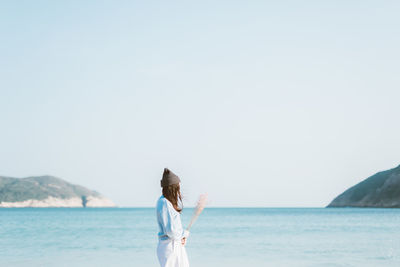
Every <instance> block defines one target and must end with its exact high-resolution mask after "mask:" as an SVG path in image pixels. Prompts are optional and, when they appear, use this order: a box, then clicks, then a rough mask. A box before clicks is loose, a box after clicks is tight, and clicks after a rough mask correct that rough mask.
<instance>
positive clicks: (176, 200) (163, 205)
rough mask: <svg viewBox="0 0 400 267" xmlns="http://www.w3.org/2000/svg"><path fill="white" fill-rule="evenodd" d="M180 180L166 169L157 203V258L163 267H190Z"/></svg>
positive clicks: (187, 232)
mask: <svg viewBox="0 0 400 267" xmlns="http://www.w3.org/2000/svg"><path fill="white" fill-rule="evenodd" d="M180 181H181V180H180V179H179V177H178V176H177V175H176V174H174V173H173V172H172V171H170V170H168V169H167V168H165V169H164V173H163V177H162V180H161V187H162V195H161V197H160V198H159V199H158V201H157V221H158V226H159V230H160V231H159V233H158V246H157V256H158V261H159V262H160V265H161V267H189V260H188V258H187V254H186V249H185V247H184V245H185V243H186V239H187V238H188V236H189V231H186V230H183V228H182V223H181V216H180V213H181V211H182V196H181V192H180V186H179V183H180Z"/></svg>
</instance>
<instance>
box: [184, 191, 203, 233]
mask: <svg viewBox="0 0 400 267" xmlns="http://www.w3.org/2000/svg"><path fill="white" fill-rule="evenodd" d="M207 197H208V196H207V194H202V195H200V197H199V200H198V201H197V205H196V208H195V209H194V212H193V216H192V219H191V220H190V223H189V225H188V227H187V228H186V230H187V231H189V229H190V227H192V225H193V223H194V222H195V221H196V220H197V218H198V217H199V215H200V213H201V212H202V211H203V209H204V207H205V206H206V203H207Z"/></svg>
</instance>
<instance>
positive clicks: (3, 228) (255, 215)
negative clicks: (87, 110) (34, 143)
mask: <svg viewBox="0 0 400 267" xmlns="http://www.w3.org/2000/svg"><path fill="white" fill-rule="evenodd" d="M192 212H193V209H191V208H185V209H184V210H183V212H182V222H183V224H184V225H187V224H188V223H189V221H190V218H191V216H192ZM157 227H158V226H157V222H156V213H155V209H154V208H3V209H0V266H4V267H6V266H7V267H9V266H10V267H12V266H15V267H22V266H23V267H36V266H46V267H47V266H55V267H58V266H68V267H74V266H78V267H88V266H94V267H103V266H104V267H109V266H118V267H125V266H126V267H128V266H137V267H150V266H154V267H156V266H159V265H158V260H157V256H156V247H157V242H158V240H157V232H158V229H157ZM186 250H187V253H188V256H189V261H190V266H191V267H225V266H226V267H228V266H229V267H239V266H241V267H242V266H246V267H250V266H254V267H258V266H271V267H279V266H294V267H301V266H315V267H317V266H363V267H365V266H397V267H398V266H400V209H370V208H206V209H205V210H204V211H203V213H202V214H201V215H200V217H199V219H198V220H197V221H196V223H195V224H194V225H193V227H192V229H191V231H190V236H189V238H188V240H187V244H186Z"/></svg>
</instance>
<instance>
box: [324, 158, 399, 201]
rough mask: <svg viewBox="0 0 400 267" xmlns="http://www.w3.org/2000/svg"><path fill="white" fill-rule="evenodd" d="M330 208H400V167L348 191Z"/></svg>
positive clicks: (379, 173) (374, 176) (377, 174)
mask: <svg viewBox="0 0 400 267" xmlns="http://www.w3.org/2000/svg"><path fill="white" fill-rule="evenodd" d="M328 207H377V208H400V165H399V166H397V167H396V168H393V169H390V170H386V171H382V172H378V173H376V174H375V175H372V176H370V177H368V178H367V179H365V180H364V181H362V182H360V183H358V184H356V185H355V186H353V187H351V188H349V189H347V190H346V191H345V192H343V193H342V194H340V195H339V196H337V197H336V198H335V199H334V200H333V201H332V202H331V203H330V204H329V205H328Z"/></svg>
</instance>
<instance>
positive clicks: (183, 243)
mask: <svg viewBox="0 0 400 267" xmlns="http://www.w3.org/2000/svg"><path fill="white" fill-rule="evenodd" d="M181 242H182V246H184V245H185V244H186V237H184V238H182V240H181Z"/></svg>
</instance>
